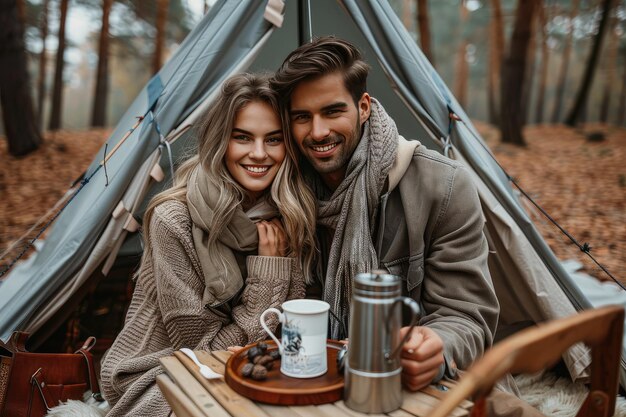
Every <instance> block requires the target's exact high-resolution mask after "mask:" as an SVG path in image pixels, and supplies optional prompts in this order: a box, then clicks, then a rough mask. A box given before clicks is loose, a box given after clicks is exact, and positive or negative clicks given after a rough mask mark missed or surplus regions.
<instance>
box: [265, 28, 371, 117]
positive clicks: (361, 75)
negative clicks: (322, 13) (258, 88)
mask: <svg viewBox="0 0 626 417" xmlns="http://www.w3.org/2000/svg"><path fill="white" fill-rule="evenodd" d="M369 69H370V67H369V65H368V64H367V63H366V62H365V61H363V59H362V58H361V52H360V51H359V50H358V49H357V48H356V47H355V46H354V45H352V44H351V43H349V42H347V41H344V40H343V39H339V38H336V37H334V36H324V37H320V38H315V39H313V40H312V41H311V42H310V43H307V44H304V45H302V46H300V47H299V48H297V49H295V50H294V51H293V52H291V53H290V54H289V55H288V56H287V58H286V59H285V61H284V62H283V64H282V65H281V67H280V68H279V69H278V71H276V74H275V75H274V77H272V79H271V80H270V84H271V86H272V88H273V89H274V90H275V91H276V92H278V96H279V99H280V101H281V103H282V104H283V105H284V106H285V107H288V105H289V98H290V97H291V93H292V92H293V90H294V89H295V88H296V86H297V85H298V83H300V82H301V81H303V80H307V79H311V78H316V77H321V76H323V75H327V74H331V73H333V72H336V71H339V72H340V73H341V74H342V75H343V81H344V84H345V86H346V89H347V90H348V91H349V92H350V95H351V96H352V99H353V100H354V103H355V104H357V103H358V101H359V99H360V98H361V96H363V93H364V92H365V91H366V88H367V74H368V72H369Z"/></svg>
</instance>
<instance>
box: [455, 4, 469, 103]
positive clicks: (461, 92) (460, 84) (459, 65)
mask: <svg viewBox="0 0 626 417" xmlns="http://www.w3.org/2000/svg"><path fill="white" fill-rule="evenodd" d="M460 11H461V19H460V22H459V31H460V33H461V43H460V44H459V49H458V50H457V53H456V80H455V83H454V95H455V96H456V99H457V101H458V102H459V104H460V105H461V107H465V104H466V101H467V100H466V95H467V79H468V77H469V66H468V65H467V59H466V57H465V54H466V53H467V45H468V44H469V42H468V41H467V39H466V38H465V36H464V34H463V29H464V28H465V26H466V23H467V18H468V15H469V13H468V10H467V7H465V0H463V1H461V9H460Z"/></svg>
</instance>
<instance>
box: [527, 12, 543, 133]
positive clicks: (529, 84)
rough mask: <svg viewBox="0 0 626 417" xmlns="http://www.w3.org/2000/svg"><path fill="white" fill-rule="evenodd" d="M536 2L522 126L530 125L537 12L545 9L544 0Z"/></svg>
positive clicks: (531, 28)
mask: <svg viewBox="0 0 626 417" xmlns="http://www.w3.org/2000/svg"><path fill="white" fill-rule="evenodd" d="M534 1H535V3H536V4H535V14H534V15H533V17H532V19H531V22H530V40H529V41H528V56H527V57H526V73H525V76H524V89H523V90H522V126H524V125H526V124H527V123H528V109H529V108H530V100H531V96H532V91H533V84H534V81H535V63H536V61H537V16H536V15H537V11H538V10H539V9H541V8H543V0H534Z"/></svg>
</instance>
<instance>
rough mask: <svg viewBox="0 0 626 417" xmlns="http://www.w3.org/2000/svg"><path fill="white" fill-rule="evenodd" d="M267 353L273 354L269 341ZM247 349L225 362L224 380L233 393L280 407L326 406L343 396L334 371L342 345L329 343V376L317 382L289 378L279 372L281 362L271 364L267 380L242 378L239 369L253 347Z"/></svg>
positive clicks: (327, 374) (339, 379)
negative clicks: (272, 365)
mask: <svg viewBox="0 0 626 417" xmlns="http://www.w3.org/2000/svg"><path fill="white" fill-rule="evenodd" d="M265 343H267V350H268V351H272V350H276V349H277V346H276V343H274V342H273V341H271V340H268V341H266V342H265ZM255 345H256V343H255V344H253V345H248V346H246V347H245V348H243V349H242V350H240V351H239V352H237V353H236V354H234V355H232V356H231V357H230V359H228V362H226V372H225V373H224V379H225V380H226V383H227V384H228V385H229V386H230V387H231V388H232V389H233V390H235V391H236V392H238V393H239V394H241V395H243V396H244V397H248V398H250V399H252V400H255V401H259V402H263V403H267V404H279V405H311V404H326V403H332V402H335V401H338V400H340V399H341V397H342V396H343V373H342V374H339V372H338V371H337V353H338V352H339V350H340V349H341V348H342V347H343V345H342V344H341V343H339V342H337V341H334V340H328V342H327V345H326V351H327V353H328V358H327V362H328V372H326V373H325V374H324V375H321V376H318V377H316V378H306V379H304V378H292V377H289V376H286V375H283V374H282V373H281V372H280V360H276V361H274V367H273V368H272V370H271V371H268V373H267V379H265V380H263V381H255V380H254V379H251V378H246V377H243V376H242V375H241V368H242V367H243V366H244V365H245V364H246V363H248V356H247V354H248V350H249V349H250V348H251V347H253V346H255Z"/></svg>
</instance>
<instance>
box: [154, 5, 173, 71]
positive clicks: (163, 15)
mask: <svg viewBox="0 0 626 417" xmlns="http://www.w3.org/2000/svg"><path fill="white" fill-rule="evenodd" d="M168 6H169V0H157V17H156V26H155V27H156V39H155V42H154V61H152V73H153V74H156V73H157V72H159V70H160V69H161V66H163V48H164V45H165V22H166V21H167V8H168Z"/></svg>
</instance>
